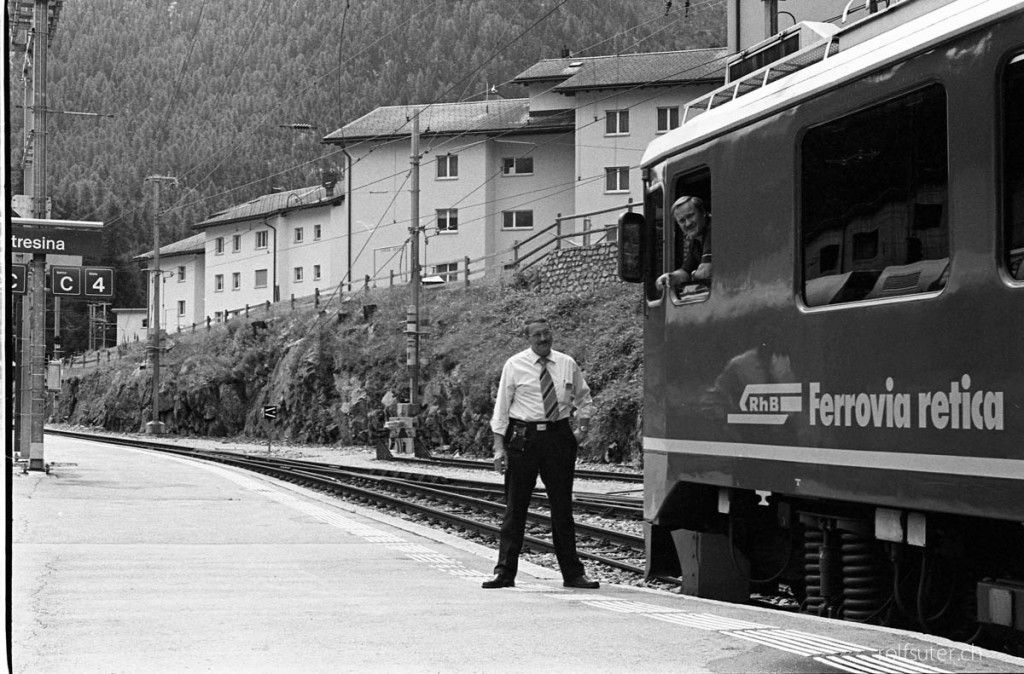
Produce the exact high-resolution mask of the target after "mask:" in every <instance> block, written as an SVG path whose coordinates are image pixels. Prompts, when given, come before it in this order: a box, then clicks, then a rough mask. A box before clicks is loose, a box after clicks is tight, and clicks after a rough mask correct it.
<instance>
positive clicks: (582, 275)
mask: <svg viewBox="0 0 1024 674" xmlns="http://www.w3.org/2000/svg"><path fill="white" fill-rule="evenodd" d="M617 250H618V246H617V245H616V244H614V243H599V244H596V245H593V246H581V247H573V248H563V249H561V250H556V251H554V252H552V253H550V254H549V255H548V256H547V257H546V258H544V261H543V262H542V263H541V264H540V265H538V268H537V270H536V271H535V272H534V273H533V274H530V272H533V270H528V271H527V272H526V275H527V276H529V277H530V279H529V282H530V284H531V285H532V286H534V287H535V288H536V289H537V290H538V292H541V293H543V294H545V295H564V294H578V293H581V292H586V291H588V290H590V289H592V288H595V287H598V286H605V285H610V284H613V283H621V282H622V281H620V280H619V274H618V267H617V262H616V251H617Z"/></svg>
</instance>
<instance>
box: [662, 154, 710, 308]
mask: <svg viewBox="0 0 1024 674" xmlns="http://www.w3.org/2000/svg"><path fill="white" fill-rule="evenodd" d="M667 209H668V210H667V212H666V214H665V218H666V221H667V222H666V226H665V241H666V250H668V251H670V254H669V256H668V258H669V260H668V269H667V270H666V272H668V273H669V274H670V276H671V275H676V274H678V275H680V278H682V279H683V280H682V282H679V280H678V279H674V280H673V281H672V283H671V284H672V288H673V291H672V293H671V297H672V298H673V301H676V302H692V301H702V300H706V299H707V298H708V294H709V293H710V291H711V172H710V171H708V170H707V169H700V170H698V171H693V172H688V173H685V174H683V175H680V176H679V177H678V178H676V180H675V184H674V185H673V190H672V194H670V195H669V199H668V201H667ZM677 215H680V216H682V218H683V220H682V221H679V220H677V218H676V216H677Z"/></svg>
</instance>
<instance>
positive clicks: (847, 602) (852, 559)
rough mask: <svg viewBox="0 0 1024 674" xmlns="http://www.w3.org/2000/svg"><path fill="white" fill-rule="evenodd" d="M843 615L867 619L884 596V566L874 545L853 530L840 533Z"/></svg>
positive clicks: (850, 617)
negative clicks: (852, 531)
mask: <svg viewBox="0 0 1024 674" xmlns="http://www.w3.org/2000/svg"><path fill="white" fill-rule="evenodd" d="M841 541H842V574H843V617H844V618H845V619H846V620H853V621H856V622H867V621H868V620H871V619H872V618H874V617H876V616H877V615H878V614H879V613H880V612H881V610H882V608H883V606H884V605H885V602H886V601H887V597H886V596H885V586H886V584H887V583H886V581H885V570H884V568H883V567H882V565H881V563H880V561H879V557H878V554H877V553H876V551H875V546H874V545H873V544H872V542H871V541H870V540H867V539H864V538H861V537H860V536H858V535H857V534H853V533H850V532H846V531H844V532H843V533H842V538H841Z"/></svg>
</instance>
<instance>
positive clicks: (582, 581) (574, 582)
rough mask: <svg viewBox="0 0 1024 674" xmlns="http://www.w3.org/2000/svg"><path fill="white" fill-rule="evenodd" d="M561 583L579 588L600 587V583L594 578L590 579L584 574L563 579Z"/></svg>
mask: <svg viewBox="0 0 1024 674" xmlns="http://www.w3.org/2000/svg"><path fill="white" fill-rule="evenodd" d="M562 585H564V586H565V587H578V588H580V589H581V590H596V589H597V588H599V587H601V583H599V582H597V581H596V580H590V579H589V578H587V577H586V576H585V575H583V576H576V577H575V578H572V579H570V580H567V581H565V582H564V583H562Z"/></svg>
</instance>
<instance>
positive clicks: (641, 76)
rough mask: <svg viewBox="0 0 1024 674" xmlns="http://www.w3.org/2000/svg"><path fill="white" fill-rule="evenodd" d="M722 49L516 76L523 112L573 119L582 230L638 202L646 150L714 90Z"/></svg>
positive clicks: (541, 66)
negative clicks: (524, 98) (526, 105)
mask: <svg viewBox="0 0 1024 674" xmlns="http://www.w3.org/2000/svg"><path fill="white" fill-rule="evenodd" d="M726 55H727V51H726V50H725V49H693V50H686V51H675V52H660V53H653V54H621V55H617V56H594V57H583V58H579V57H565V58H559V59H546V60H543V61H540V62H539V63H537V64H536V65H534V66H531V67H530V68H528V69H527V70H526V71H524V72H523V73H521V74H520V75H518V76H517V77H516V78H515V79H514V80H513V82H516V83H518V84H521V85H523V86H524V87H525V88H526V91H527V95H528V96H529V97H530V110H531V112H534V111H537V112H541V111H543V112H545V113H549V114H550V113H555V112H559V111H565V112H568V113H570V114H573V115H574V123H575V131H576V142H575V152H574V166H573V174H572V181H573V184H574V185H575V203H576V204H579V205H581V206H582V207H581V208H580V209H579V210H581V211H584V212H595V211H602V210H607V209H612V210H611V211H609V212H606V213H599V214H597V215H594V216H593V217H589V218H587V219H586V221H585V224H584V227H585V228H586V229H600V228H602V227H606V226H610V225H614V224H615V222H616V221H617V219H618V215H619V210H617V207H619V206H620V205H621V204H623V203H625V202H627V201H628V200H630V199H631V200H632V201H633V202H634V203H637V204H639V203H641V202H642V200H643V195H642V193H641V191H642V183H641V177H640V170H639V164H640V159H641V157H642V156H643V152H644V149H646V147H647V144H648V143H650V142H651V141H652V140H654V138H655V137H656V136H658V135H660V134H663V133H667V132H668V131H670V130H671V129H674V128H675V127H677V126H679V124H680V120H681V114H682V108H683V106H684V105H685V104H686V103H688V102H690V101H691V100H693V99H695V98H698V97H700V96H702V95H703V94H705V93H707V92H709V91H711V90H712V89H714V88H716V87H718V86H720V85H721V84H722V83H723V82H724V77H725V59H726Z"/></svg>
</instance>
